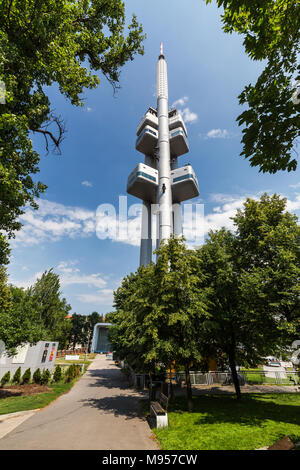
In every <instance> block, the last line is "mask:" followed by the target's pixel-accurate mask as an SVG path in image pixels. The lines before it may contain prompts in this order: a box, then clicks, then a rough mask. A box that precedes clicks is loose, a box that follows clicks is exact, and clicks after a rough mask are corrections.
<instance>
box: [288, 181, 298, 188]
mask: <svg viewBox="0 0 300 470" xmlns="http://www.w3.org/2000/svg"><path fill="white" fill-rule="evenodd" d="M290 188H293V189H297V188H300V182H299V183H296V184H290Z"/></svg>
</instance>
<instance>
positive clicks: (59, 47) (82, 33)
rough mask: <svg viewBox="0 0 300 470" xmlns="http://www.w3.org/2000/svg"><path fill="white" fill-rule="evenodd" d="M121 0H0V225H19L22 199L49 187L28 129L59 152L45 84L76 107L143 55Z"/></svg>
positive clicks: (58, 131)
mask: <svg viewBox="0 0 300 470" xmlns="http://www.w3.org/2000/svg"><path fill="white" fill-rule="evenodd" d="M125 23H126V18H125V5H124V2H122V1H121V0H80V1H73V0H3V1H2V2H1V3H0V57H1V60H0V80H1V81H3V82H4V83H5V86H6V96H5V104H1V105H0V162H1V163H0V201H1V204H0V230H1V231H2V230H3V231H5V232H6V233H7V234H8V236H9V237H11V236H13V234H14V231H15V230H18V229H20V226H21V224H20V222H19V221H18V217H19V216H20V214H22V213H23V208H24V206H25V205H26V204H30V205H31V206H32V207H34V208H37V204H36V202H35V198H36V197H38V196H39V194H40V193H42V192H44V191H45V189H46V186H45V184H43V183H41V182H39V181H37V179H36V178H35V177H34V178H33V175H36V174H37V173H38V171H39V159H40V157H39V155H38V153H37V152H36V151H35V150H34V149H33V147H32V141H31V139H30V136H31V133H32V132H33V133H38V134H41V135H42V136H43V137H44V138H45V142H46V148H47V150H48V148H49V143H51V144H53V147H54V149H57V150H58V151H59V147H60V143H61V141H62V139H63V137H64V130H65V129H64V123H63V121H62V119H61V118H60V117H59V116H55V115H54V113H53V111H52V106H51V103H50V100H49V98H48V96H47V92H46V87H49V86H51V85H53V84H57V86H58V88H59V91H60V92H61V93H62V94H63V95H64V96H65V97H66V98H67V99H68V100H69V101H70V102H71V103H72V104H73V105H75V106H81V105H83V100H82V97H81V95H82V93H83V92H84V90H85V89H92V88H95V87H97V86H98V85H99V83H100V79H99V77H98V73H101V74H102V75H104V76H105V77H106V78H107V79H108V80H109V82H110V83H111V84H112V85H113V87H114V88H115V87H116V86H117V85H118V81H119V74H120V69H121V68H122V66H123V65H124V64H126V63H127V62H128V61H130V60H133V58H134V56H135V54H143V46H142V41H143V39H144V35H143V34H142V27H141V25H140V24H139V23H138V22H137V19H136V17H135V16H134V15H133V17H132V19H131V22H130V23H129V25H128V30H127V31H126V30H125Z"/></svg>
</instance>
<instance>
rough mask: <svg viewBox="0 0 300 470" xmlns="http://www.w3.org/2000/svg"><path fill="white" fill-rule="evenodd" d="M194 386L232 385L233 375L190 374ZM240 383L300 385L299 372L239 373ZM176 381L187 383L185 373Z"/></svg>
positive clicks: (216, 373) (225, 373)
mask: <svg viewBox="0 0 300 470" xmlns="http://www.w3.org/2000/svg"><path fill="white" fill-rule="evenodd" d="M190 377H191V383H192V385H214V384H221V385H230V384H232V375H231V373H230V372H220V371H216V372H207V373H202V372H197V371H191V372H190ZM238 377H239V381H240V383H241V384H248V385H257V384H274V385H300V377H299V372H288V371H287V372H277V371H274V372H273V371H272V372H269V371H268V372H267V371H244V370H242V371H239V372H238ZM176 381H177V382H179V383H180V382H182V381H185V373H184V372H177V374H176Z"/></svg>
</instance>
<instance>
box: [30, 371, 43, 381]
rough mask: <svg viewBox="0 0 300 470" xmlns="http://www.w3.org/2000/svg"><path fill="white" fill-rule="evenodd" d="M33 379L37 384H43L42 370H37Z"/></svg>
mask: <svg viewBox="0 0 300 470" xmlns="http://www.w3.org/2000/svg"><path fill="white" fill-rule="evenodd" d="M32 378H33V381H34V383H35V384H40V383H41V380H42V374H41V370H40V369H37V370H36V371H35V372H34V374H33V376H32Z"/></svg>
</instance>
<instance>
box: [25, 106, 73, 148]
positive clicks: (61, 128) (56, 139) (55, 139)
mask: <svg viewBox="0 0 300 470" xmlns="http://www.w3.org/2000/svg"><path fill="white" fill-rule="evenodd" d="M53 123H55V124H56V126H57V129H58V136H55V135H54V134H53V133H52V132H51V131H49V130H48V128H49V126H50V125H51V124H53ZM30 130H31V131H32V132H38V133H40V134H42V135H43V136H44V138H45V144H46V150H47V153H48V152H49V141H48V139H50V140H51V141H52V143H53V149H54V150H56V151H57V152H58V154H59V155H61V150H60V144H61V143H62V141H63V139H64V136H65V133H66V127H65V123H64V121H63V120H62V119H61V117H59V116H53V115H50V118H49V119H48V121H47V123H46V124H45V125H44V126H42V127H40V128H39V129H35V128H30Z"/></svg>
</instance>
